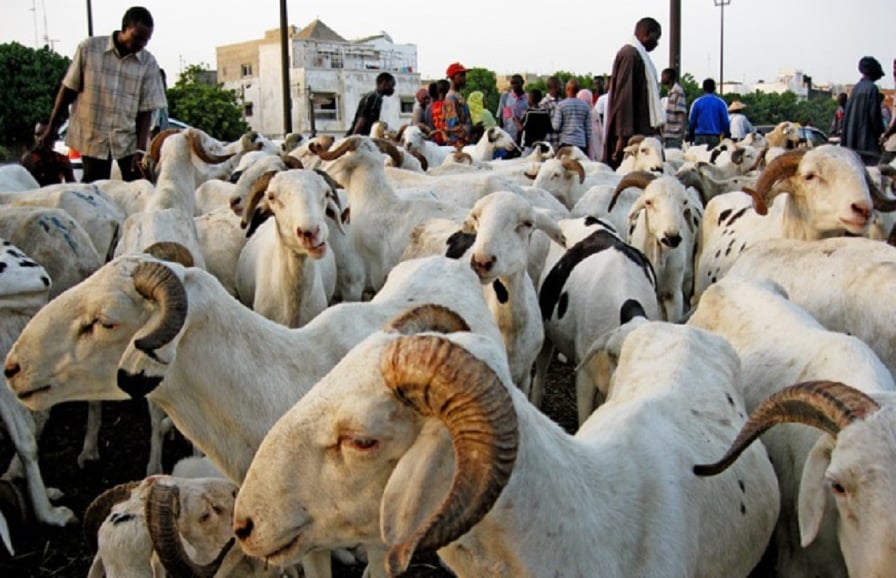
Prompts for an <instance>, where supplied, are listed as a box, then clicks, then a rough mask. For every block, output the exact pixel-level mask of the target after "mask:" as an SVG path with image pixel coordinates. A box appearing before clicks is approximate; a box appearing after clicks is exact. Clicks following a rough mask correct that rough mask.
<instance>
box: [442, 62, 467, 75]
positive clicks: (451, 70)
mask: <svg viewBox="0 0 896 578" xmlns="http://www.w3.org/2000/svg"><path fill="white" fill-rule="evenodd" d="M466 71H467V69H466V68H464V65H463V64H461V63H460V62H455V63H453V64H451V65H450V66H449V67H448V70H447V71H446V72H445V77H446V78H451V77H452V76H454V75H455V74H460V73H461V72H466Z"/></svg>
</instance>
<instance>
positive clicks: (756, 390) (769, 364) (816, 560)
mask: <svg viewBox="0 0 896 578" xmlns="http://www.w3.org/2000/svg"><path fill="white" fill-rule="evenodd" d="M688 324H689V325H693V326H695V327H700V328H703V329H707V330H709V331H712V332H714V333H717V334H719V335H721V336H722V337H724V338H725V339H726V340H727V341H728V342H729V343H730V344H731V345H732V346H733V347H734V349H735V350H736V351H737V353H738V355H739V356H740V359H741V367H742V373H741V377H742V382H743V384H744V400H745V401H746V406H747V410H748V411H751V412H752V411H755V410H756V408H757V407H758V406H759V405H760V404H761V403H762V402H763V401H764V400H765V399H766V398H767V397H768V396H770V395H771V394H773V393H776V392H778V391H780V390H781V389H783V388H784V387H785V386H786V385H789V384H792V383H796V382H801V381H807V380H813V379H825V380H834V381H849V383H850V384H851V385H852V386H853V387H855V388H857V389H859V390H861V391H863V392H865V393H866V394H870V393H872V392H876V391H894V390H896V385H894V383H893V377H892V376H891V375H890V372H889V371H888V370H887V368H886V367H885V366H884V365H883V364H882V363H881V362H880V360H879V359H878V358H877V356H876V355H875V354H874V352H873V351H871V349H870V348H869V347H868V346H867V345H865V344H864V343H863V342H862V341H860V340H859V339H857V338H855V337H850V336H847V335H844V334H842V333H837V332H833V331H828V330H826V329H825V328H824V327H822V326H821V324H820V323H818V322H817V321H816V320H815V319H813V318H812V317H811V316H810V315H809V314H808V313H806V312H805V311H804V310H803V309H801V308H800V307H799V306H797V305H796V304H794V303H792V302H790V301H788V300H787V297H786V295H784V294H783V292H782V291H781V289H780V288H779V287H778V286H776V285H774V284H772V283H770V282H768V281H760V282H755V281H750V280H747V279H744V278H740V277H737V276H735V275H733V274H732V275H729V276H727V277H726V278H725V279H723V280H721V281H719V282H718V283H716V284H714V285H713V286H711V287H710V288H709V289H707V290H706V292H705V293H704V294H703V297H702V298H701V299H700V303H699V305H698V307H697V309H696V310H695V312H694V313H693V315H692V316H691V318H690V320H689V321H688ZM819 437H820V436H819V433H818V431H816V430H810V429H808V428H803V427H796V426H786V427H781V428H776V429H774V430H772V431H770V432H768V433H766V434H764V435H763V436H762V442H763V445H764V446H765V448H766V449H767V450H768V454H769V457H770V458H771V460H772V464H773V465H774V468H775V472H776V474H777V476H778V482H779V486H780V490H781V516H780V518H779V520H778V524H777V527H776V529H775V539H774V541H773V546H774V550H775V551H776V554H777V555H776V556H775V560H776V569H777V572H778V575H779V576H793V577H805V578H810V577H814V576H820V575H842V576H845V575H846V568H845V566H844V563H843V558H842V557H841V554H840V549H839V547H838V545H837V526H838V524H839V523H840V521H839V520H838V517H837V515H836V512H831V513H829V514H828V515H827V516H826V517H825V519H824V522H823V523H822V524H820V525H819V527H818V528H816V530H815V531H816V535H815V536H813V537H812V538H814V539H809V536H808V535H807V534H803V536H804V539H802V540H801V537H800V528H799V522H798V519H799V515H800V514H799V513H798V504H799V502H800V480H801V479H802V478H803V475H804V472H805V470H804V469H803V466H804V463H805V462H806V460H807V458H808V457H809V455H810V452H811V450H812V448H813V446H814V445H815V443H816V442H817V441H818V439H819ZM809 542H811V544H809ZM801 544H802V545H801Z"/></svg>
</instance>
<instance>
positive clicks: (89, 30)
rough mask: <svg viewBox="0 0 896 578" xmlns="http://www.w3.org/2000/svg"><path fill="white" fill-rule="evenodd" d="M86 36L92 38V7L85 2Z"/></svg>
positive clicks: (88, 2) (88, 1)
mask: <svg viewBox="0 0 896 578" xmlns="http://www.w3.org/2000/svg"><path fill="white" fill-rule="evenodd" d="M87 36H93V7H91V5H90V0H87Z"/></svg>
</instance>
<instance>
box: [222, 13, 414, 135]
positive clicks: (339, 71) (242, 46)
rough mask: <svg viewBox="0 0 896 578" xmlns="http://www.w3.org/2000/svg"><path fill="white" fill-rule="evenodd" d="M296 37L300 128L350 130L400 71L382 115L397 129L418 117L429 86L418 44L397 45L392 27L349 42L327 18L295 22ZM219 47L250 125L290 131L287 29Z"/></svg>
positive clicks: (293, 72)
mask: <svg viewBox="0 0 896 578" xmlns="http://www.w3.org/2000/svg"><path fill="white" fill-rule="evenodd" d="M288 35H289V62H290V72H289V82H290V95H291V97H292V127H293V132H300V133H303V134H312V133H316V134H331V135H334V136H337V135H343V134H345V132H346V131H347V130H348V126H349V125H350V124H351V122H352V119H353V118H354V114H355V110H356V108H357V106H358V102H359V101H360V100H361V97H362V96H363V95H364V94H366V93H368V92H370V91H371V90H374V89H375V87H376V77H377V75H378V74H379V73H381V72H384V71H386V72H390V73H391V74H392V75H393V76H395V94H393V95H392V96H391V97H388V98H385V99H384V100H383V107H382V112H381V115H380V120H383V121H385V122H387V123H388V124H389V126H390V127H392V128H398V127H399V126H400V125H401V124H404V123H407V122H410V119H411V111H412V109H413V105H414V94H415V93H416V92H417V89H418V88H420V86H421V85H420V74H419V73H418V72H417V46H416V45H415V44H396V43H394V42H393V41H392V38H390V37H389V35H388V34H386V33H385V32H381V33H379V34H375V35H372V36H368V37H365V38H361V39H358V40H346V39H345V38H343V37H342V36H340V35H339V34H337V33H336V32H334V31H333V30H332V29H331V28H330V27H328V26H327V25H326V24H324V23H323V22H321V21H320V20H314V21H313V22H311V23H310V24H309V25H308V26H306V27H305V28H302V29H301V30H298V29H297V28H296V27H295V26H290V27H289V30H288ZM216 51H217V67H218V80H219V82H222V83H223V84H224V87H225V88H229V89H233V90H236V91H237V94H238V95H239V97H240V99H241V101H242V103H243V112H244V115H245V118H246V122H248V123H249V125H250V126H251V127H252V129H254V130H257V131H259V132H261V133H263V134H265V135H268V136H270V137H281V136H283V88H282V86H283V85H282V77H281V63H280V30H279V29H275V30H268V31H267V32H265V35H264V37H263V38H260V39H257V40H249V41H246V42H240V43H237V44H228V45H225V46H219V47H217V49H216Z"/></svg>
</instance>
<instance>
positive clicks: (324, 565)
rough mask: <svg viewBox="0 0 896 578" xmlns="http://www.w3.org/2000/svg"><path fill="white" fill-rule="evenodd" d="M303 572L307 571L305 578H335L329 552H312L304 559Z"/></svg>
mask: <svg viewBox="0 0 896 578" xmlns="http://www.w3.org/2000/svg"><path fill="white" fill-rule="evenodd" d="M302 570H304V571H305V578H333V567H332V565H331V563H330V552H329V550H318V551H316V552H310V553H309V554H308V555H307V556H305V557H304V558H302Z"/></svg>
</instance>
